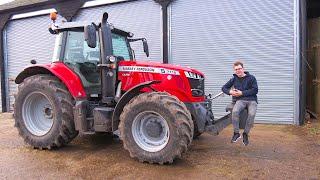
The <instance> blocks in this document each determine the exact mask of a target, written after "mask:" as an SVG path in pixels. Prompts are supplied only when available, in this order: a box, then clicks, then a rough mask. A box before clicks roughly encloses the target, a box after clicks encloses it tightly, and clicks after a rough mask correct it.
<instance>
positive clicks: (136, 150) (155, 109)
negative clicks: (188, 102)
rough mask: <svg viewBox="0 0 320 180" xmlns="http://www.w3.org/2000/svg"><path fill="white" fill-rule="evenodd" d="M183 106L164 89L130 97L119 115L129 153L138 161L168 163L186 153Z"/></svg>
mask: <svg viewBox="0 0 320 180" xmlns="http://www.w3.org/2000/svg"><path fill="white" fill-rule="evenodd" d="M193 129H194V127H193V122H192V119H191V115H190V113H189V111H188V110H187V108H186V106H185V105H184V104H183V103H182V102H181V101H180V100H178V99H177V98H176V97H174V96H171V95H169V94H168V93H164V92H151V93H143V94H141V95H139V96H137V97H135V98H133V99H132V100H131V101H130V102H129V103H128V104H127V105H126V106H125V107H124V110H123V112H122V114H121V116H120V124H119V130H120V136H121V139H122V141H123V144H124V148H125V149H127V150H128V151H129V152H130V156H131V157H133V158H137V159H138V160H139V161H141V162H149V163H159V164H163V163H172V162H173V160H174V159H175V158H177V157H181V154H182V153H184V152H186V151H187V149H188V146H189V145H190V144H191V141H192V137H193Z"/></svg>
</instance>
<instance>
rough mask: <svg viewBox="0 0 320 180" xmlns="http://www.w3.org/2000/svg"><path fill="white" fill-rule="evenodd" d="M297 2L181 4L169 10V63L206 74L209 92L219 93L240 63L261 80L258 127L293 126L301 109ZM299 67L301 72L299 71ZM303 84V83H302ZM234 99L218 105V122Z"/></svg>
mask: <svg viewBox="0 0 320 180" xmlns="http://www.w3.org/2000/svg"><path fill="white" fill-rule="evenodd" d="M295 16H296V14H295V1H294V0H282V1H278V0H253V1H252V0H241V1H233V0H203V1H197V0H188V1H183V0H176V1H173V3H171V5H170V15H169V17H170V18H169V21H170V63H174V64H180V65H187V66H191V67H193V68H196V69H199V70H201V71H202V72H204V73H205V74H206V84H205V85H206V92H207V93H209V92H210V93H218V92H220V91H221V86H222V85H224V83H225V82H226V81H228V80H229V79H230V78H231V77H232V73H233V69H232V64H233V62H234V61H235V60H237V59H241V60H243V61H244V64H245V68H246V70H248V71H249V72H250V73H252V74H253V75H255V76H256V78H257V80H258V85H259V94H258V100H259V105H258V111H257V116H256V122H263V123H264V122H266V123H283V124H294V123H296V122H295V120H297V119H296V118H297V117H298V116H297V114H299V113H297V112H295V111H296V109H297V108H296V106H297V105H298V103H299V99H298V98H299V97H296V96H298V94H297V90H296V89H297V88H296V87H297V86H296V84H295V79H296V77H299V74H296V67H297V64H296V63H297V62H296V57H295V55H296V54H295V53H296V51H295V50H296V49H295V38H296V36H295ZM298 67H299V66H298ZM298 79H299V78H298ZM230 102H231V98H230V97H229V96H227V95H226V96H225V97H223V98H220V99H217V100H214V102H213V104H214V105H213V111H214V114H215V115H216V117H221V116H222V115H223V114H225V106H226V104H227V103H230Z"/></svg>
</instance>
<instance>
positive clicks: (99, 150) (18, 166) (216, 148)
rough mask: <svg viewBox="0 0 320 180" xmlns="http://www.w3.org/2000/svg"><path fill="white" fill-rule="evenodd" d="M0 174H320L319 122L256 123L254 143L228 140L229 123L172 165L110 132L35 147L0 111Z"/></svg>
mask: <svg viewBox="0 0 320 180" xmlns="http://www.w3.org/2000/svg"><path fill="white" fill-rule="evenodd" d="M0 122H1V124H0V137H1V139H0V179H57V178H58V179H320V124H319V123H311V124H307V125H306V126H303V127H298V126H288V125H261V124H257V125H255V127H254V129H253V131H252V133H251V137H250V140H251V141H250V145H249V146H247V147H245V146H243V144H242V142H238V143H236V144H231V143H230V137H231V133H232V129H231V127H228V128H227V129H226V130H224V131H223V132H222V133H221V134H220V135H219V136H210V135H207V134H204V135H202V136H201V137H200V138H199V139H196V140H194V141H193V143H192V146H191V148H190V150H189V151H188V153H187V154H185V155H184V156H183V158H182V159H178V160H176V161H175V162H174V163H173V164H171V165H162V166H161V165H154V164H148V163H140V162H138V161H136V160H134V159H131V158H130V157H129V153H128V152H127V151H125V150H124V149H123V147H122V143H121V141H119V140H116V139H113V138H112V137H111V136H108V135H86V136H80V137H77V138H76V139H75V140H74V141H72V143H70V144H69V145H67V146H66V147H63V148H61V149H58V150H51V151H48V150H36V149H33V148H31V147H30V146H28V145H26V144H25V143H24V142H23V140H22V138H20V137H19V136H18V132H17V130H16V128H14V127H13V125H14V122H13V119H12V115H11V114H7V113H5V114H0Z"/></svg>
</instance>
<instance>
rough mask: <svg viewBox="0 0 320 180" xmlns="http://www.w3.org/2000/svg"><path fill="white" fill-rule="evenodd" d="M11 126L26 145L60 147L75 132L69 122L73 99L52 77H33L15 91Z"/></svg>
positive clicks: (41, 147)
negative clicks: (12, 124)
mask: <svg viewBox="0 0 320 180" xmlns="http://www.w3.org/2000/svg"><path fill="white" fill-rule="evenodd" d="M14 117H15V126H16V127H17V128H18V131H19V134H20V135H21V136H22V137H23V139H24V140H25V142H26V143H28V144H30V145H31V146H33V147H35V148H39V149H43V148H44V149H51V148H53V147H60V146H62V145H64V144H66V143H68V142H70V141H71V140H72V139H73V138H75V137H76V136H77V134H78V132H77V131H76V130H75V126H74V121H73V98H72V96H71V95H70V93H69V92H68V90H67V89H66V87H65V86H64V85H63V84H62V83H61V82H60V81H59V79H57V78H56V77H53V76H50V75H35V76H31V77H28V78H26V79H25V80H24V81H23V82H22V83H21V84H20V85H19V88H18V94H17V95H16V98H15V106H14Z"/></svg>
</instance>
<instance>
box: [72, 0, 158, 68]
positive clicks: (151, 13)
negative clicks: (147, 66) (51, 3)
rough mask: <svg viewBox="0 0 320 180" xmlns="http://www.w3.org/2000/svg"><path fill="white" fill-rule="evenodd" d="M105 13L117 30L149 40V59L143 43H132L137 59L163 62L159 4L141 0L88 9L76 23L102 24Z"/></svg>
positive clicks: (78, 17)
mask: <svg viewBox="0 0 320 180" xmlns="http://www.w3.org/2000/svg"><path fill="white" fill-rule="evenodd" d="M104 12H107V13H108V14H109V19H108V22H109V23H111V24H113V25H114V26H115V27H117V28H120V29H123V30H126V31H129V32H132V33H133V34H134V37H133V38H140V37H145V38H147V40H148V45H149V51H150V56H149V58H147V57H146V55H145V53H144V52H143V46H142V42H141V41H137V42H134V43H131V46H132V48H133V49H134V51H135V54H136V59H138V60H152V61H158V62H162V59H161V42H162V40H161V37H162V35H161V6H160V5H159V4H157V3H156V2H154V1H152V0H140V1H132V2H125V3H119V4H110V5H106V6H100V7H94V8H87V9H82V10H81V11H80V12H79V14H78V15H77V16H76V17H75V19H74V21H95V22H100V21H101V16H102V14H103V13H104Z"/></svg>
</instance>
